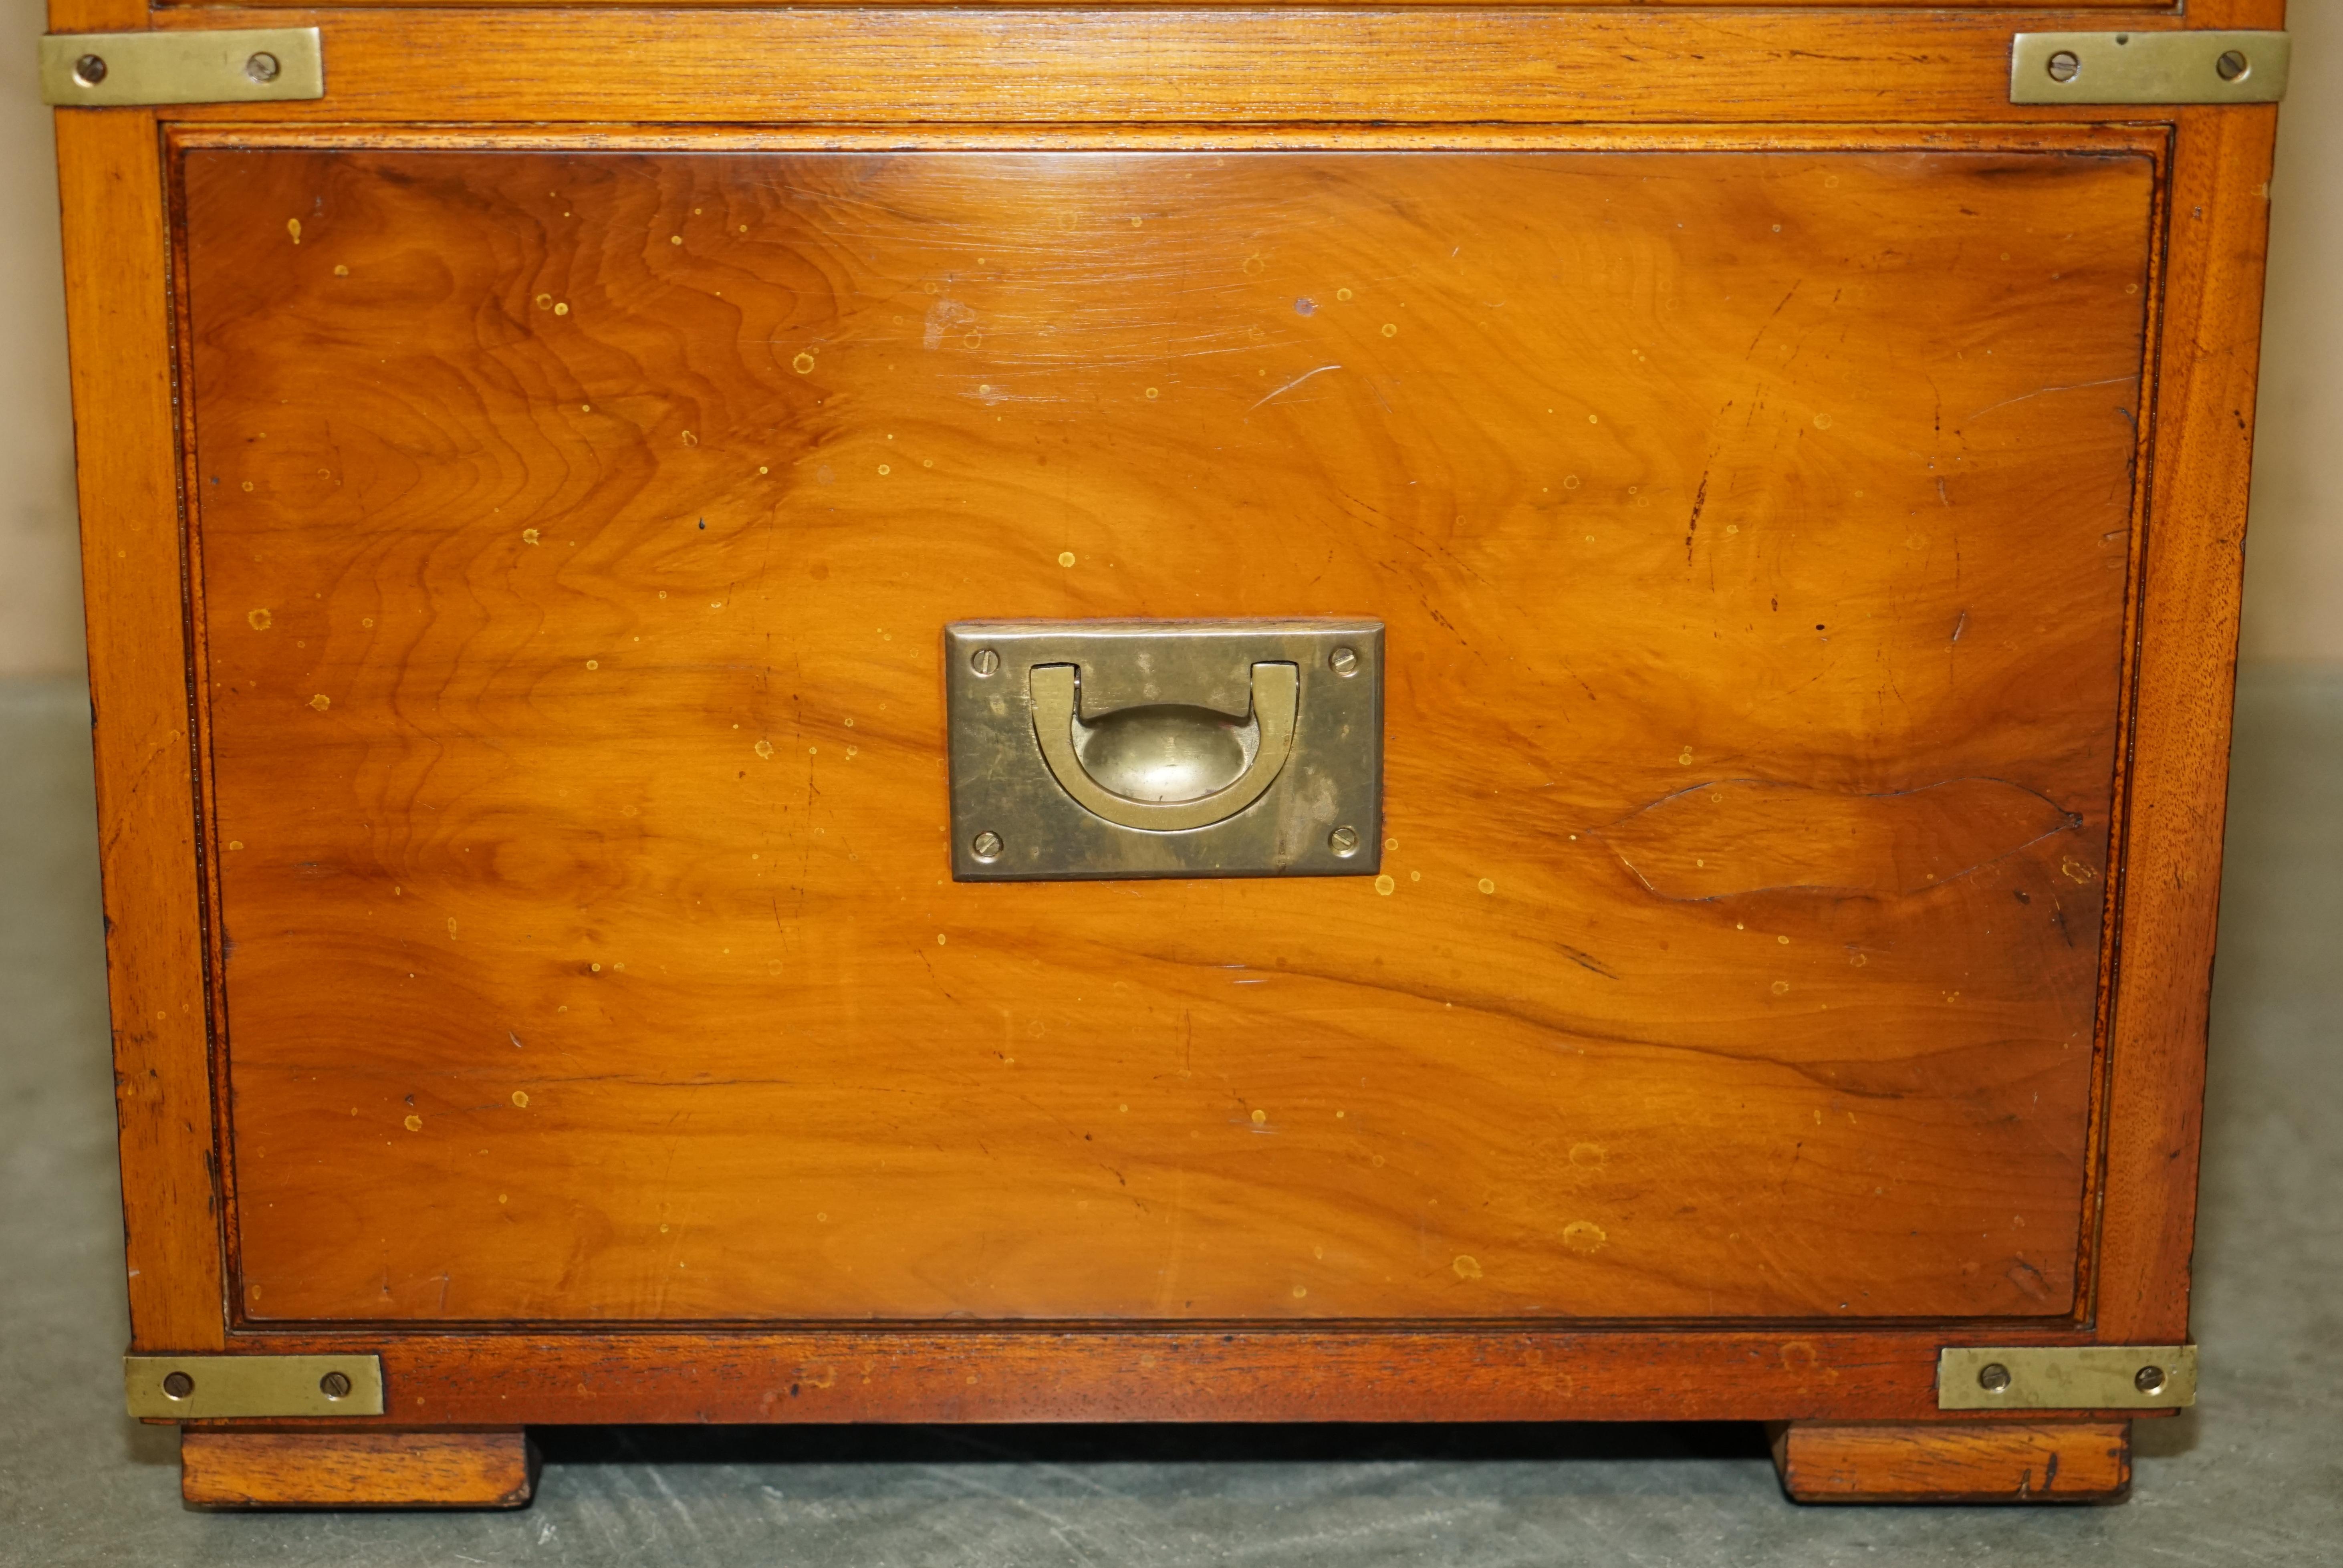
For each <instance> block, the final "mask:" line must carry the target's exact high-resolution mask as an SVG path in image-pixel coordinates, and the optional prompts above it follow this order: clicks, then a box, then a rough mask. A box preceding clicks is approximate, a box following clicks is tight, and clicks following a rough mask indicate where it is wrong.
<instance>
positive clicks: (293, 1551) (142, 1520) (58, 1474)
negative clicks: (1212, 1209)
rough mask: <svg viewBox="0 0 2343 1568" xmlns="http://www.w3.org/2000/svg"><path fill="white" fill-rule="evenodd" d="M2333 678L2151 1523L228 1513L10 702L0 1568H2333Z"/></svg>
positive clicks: (87, 867)
mask: <svg viewBox="0 0 2343 1568" xmlns="http://www.w3.org/2000/svg"><path fill="white" fill-rule="evenodd" d="M2338 808H2343V671H2327V672H2318V671H2308V672H2305V671H2296V672H2290V673H2289V672H2283V671H2274V670H2263V671H2256V672H2250V673H2249V674H2248V677H2247V680H2246V682H2245V684H2244V687H2243V689H2242V693H2241V699H2240V706H2239V712H2238V721H2237V769H2236V779H2235V793H2234V798H2233V805H2232V809H2231V814H2230V830H2229V846H2228V852H2229V860H2228V871H2227V879H2226V886H2225V900H2226V901H2225V908H2224V910H2223V915H2222V929H2221V957H2220V966H2219V981H2218V986H2217V995H2216V1005H2215V1009H2214V1024H2213V1069H2212V1090H2211V1100H2210V1106H2209V1110H2208V1112H2207V1134H2206V1165H2205V1176H2204V1209H2203V1215H2202V1224H2201V1227H2200V1229H2199V1231H2198V1241H2197V1287H2198V1288H2197V1336H2198V1338H2199V1340H2200V1341H2201V1342H2202V1343H2203V1346H2204V1361H2203V1379H2204V1392H2203V1398H2202V1402H2201V1403H2200V1404H2199V1405H2198V1407H2197V1409H2196V1410H2195V1411H2194V1412H2191V1413H2189V1414H2187V1415H2185V1416H2183V1417H2181V1418H2180V1419H2178V1420H2176V1421H2167V1422H2150V1423H2144V1424H2143V1425H2142V1426H2141V1427H2140V1428H2139V1432H2140V1439H2139V1442H2138V1455H2139V1458H2138V1464H2137V1477H2136V1481H2135V1484H2134V1489H2133V1495H2132V1498H2131V1500H2130V1501H2129V1502H2128V1503H2123V1504H2120V1505H2116V1506H2110V1507H2098V1508H2066V1509H1983V1508H1904V1509H1888V1508H1857V1509H1801V1508H1795V1507H1793V1506H1791V1505H1790V1504H1788V1503H1785V1502H1784V1501H1783V1499H1782V1496H1781V1493H1780V1492H1779V1490H1778V1489H1777V1488H1776V1486H1775V1482H1774V1477H1773V1472H1772V1467H1771V1465H1770V1464H1768V1463H1767V1462H1766V1460H1765V1457H1764V1450H1763V1448H1762V1446H1761V1443H1760V1442H1759V1439H1758V1435H1757V1432H1756V1430H1755V1428H1748V1427H1730V1426H1716V1427H1656V1426H1630V1427H1560V1428H1545V1427H1538V1428H1517V1427H1515V1428H1500V1429H1494V1430H1490V1429H1478V1430H1474V1429H1459V1428H1417V1429H1397V1428H1374V1429H1366V1430H1360V1429H1342V1428H1282V1429H1231V1428H1225V1427H1222V1428H1209V1429H1176V1428H1149V1429H1141V1430H1120V1431H1116V1430H1101V1429H1097V1428H1071V1429H1067V1428H1058V1429H1032V1428H1019V1429H997V1428H996V1429H969V1428H960V1429H942V1428H924V1429H912V1430H907V1431H886V1430H882V1429H875V1428H862V1429H852V1430H847V1431H836V1430H828V1431H825V1430H820V1429H808V1430H801V1431H796V1432H791V1431H788V1430H774V1429H765V1430H689V1431H682V1432H661V1431H658V1430H645V1429H634V1430H612V1431H582V1430H581V1431H563V1432H548V1433H546V1434H545V1438H546V1447H547V1450H548V1464H547V1466H546V1471H545V1476H544V1480H543V1482H542V1483H541V1484H540V1487H539V1489H538V1503H537V1504H536V1506H535V1507H534V1508H533V1509H531V1510H530V1511H528V1512H527V1513H512V1514H452V1515H419V1514H332V1513H301V1514H274V1515H266V1514H264V1515H249V1514H246V1515H236V1514H205V1513H192V1512H188V1511H186V1510H184V1509H182V1508H181V1506H180V1504H179V1501H178V1492H177V1487H178V1475H177V1467H176V1461H175V1454H174V1443H173V1441H172V1437H171V1434H170V1433H169V1432H168V1431H167V1430H165V1429H153V1428H143V1427H140V1426H137V1425H135V1424H133V1423H132V1422H129V1421H127V1420H126V1418H125V1417H124V1416H123V1415H122V1414H121V1408H122V1407H121V1381H120V1371H119V1365H120V1363H119V1362H118V1361H117V1360H116V1358H117V1356H118V1355H119V1354H120V1352H121V1350H122V1346H123V1342H124V1337H125V1332H126V1330H125V1324H124V1317H123V1308H122V1278H121V1271H122V1262H121V1255H120V1252H119V1251H118V1245H119V1240H120V1222H119V1217H118V1210H117V1208H116V1201H117V1199H116V1176H115V1164H114V1134H113V1121H112V1116H111V1111H110V1106H111V1103H112V1101H111V1097H110V1094H109V1079H108V1074H107V1066H106V993H105V985H104V975H103V970H102V962H101V953H100V946H99V936H100V930H99V917H98V902H97V890H96V840H95V834H94V832H93V829H92V823H91V808H90V799H89V768H88V746H87V708H86V705H85V699H84V698H83V696H82V694H81V692H80V690H79V689H76V688H73V687H68V686H65V685H60V684H49V685H36V684H26V683H17V684H14V685H10V684H7V683H0V1563H38V1564H42V1565H44V1568H48V1565H63V1564H70V1563H127V1562H136V1563H237V1564H262V1563H267V1564H277V1563H284V1564H293V1563H332V1564H377V1563H378V1564H409V1563H413V1564H423V1563H522V1562H528V1563H579V1564H588V1563H591V1564H599V1563H614V1564H615V1563H642V1562H657V1563H662V1564H675V1565H679V1568H682V1565H693V1564H702V1563H820V1564H823V1565H824V1568H854V1565H860V1564H914V1563H969V1564H980V1565H990V1564H1000V1565H1010V1564H1014V1565H1015V1568H1046V1565H1051V1564H1058V1563H1071V1564H1099V1565H1106V1564H1112V1565H1114V1568H1125V1565H1132V1568H1137V1565H1170V1564H1181V1563H1275V1564H1279V1565H1281V1568H1282V1565H1285V1564H1296V1565H1302V1564H1333V1563H1345V1564H1348V1563H1419V1562H1424V1561H1431V1560H1438V1561H1442V1562H1446V1563H1459V1564H1474V1565H1479V1564H1501V1563H1541V1564H1552V1563H1605V1564H1611V1563H1637V1564H1669V1565H1677V1564H1683V1565H1694V1564H1735V1565H1747V1564H1755V1563H1797V1564H1801V1565H1815V1568H1821V1565H1831V1564H1843V1563H1895V1564H1898V1565H1906V1564H1908V1565H1915V1568H1918V1565H1926V1564H1939V1563H1941V1564H1954V1563H1960V1564H1967V1563H1988V1562H2012V1563H2015V1562H2019V1561H2024V1562H2026V1563H2030V1564H2036V1565H2039V1564H2046V1563H2113V1562H2125V1563H2140V1562H2157V1563H2207V1564H2221V1565H2224V1568H2234V1565H2241V1564H2255V1563H2343V1443H2339V1442H2338V1439H2343V1421H2338V1394H2343V1373H2338V1367H2343V1354H2338V1352H2343V1310H2338V1286H2343V1268H2338V1264H2343V1025H2338V1018H2343V943H2338V938H2343V810H2339V809H2338Z"/></svg>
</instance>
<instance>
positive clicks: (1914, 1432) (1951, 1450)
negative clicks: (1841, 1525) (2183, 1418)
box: [1773, 1421, 2131, 1503]
mask: <svg viewBox="0 0 2343 1568" xmlns="http://www.w3.org/2000/svg"><path fill="white" fill-rule="evenodd" d="M1773 1440H1774V1465H1775V1469H1776V1470H1777V1471H1779V1472H1780V1473H1781V1477H1782V1489H1783V1490H1784V1491H1785V1492H1787V1493H1789V1494H1790V1496H1791V1497H1792V1498H1793V1499H1794V1500H1795V1501H1797V1502H1799V1503H2106V1502H2110V1501H2112V1500H2114V1499H2116V1498H2118V1497H2121V1496H2122V1495H2123V1494H2124V1493H2125V1492H2126V1491H2127V1489H2128V1488H2129V1487H2130V1485H2131V1425H2130V1423H2129V1422H2038V1423H2027V1424H2023V1425H2021V1424H2019V1423H2016V1422H1990V1423H1987V1422H1976V1423H1965V1424H1956V1423H1952V1422H1932V1423H1928V1424H1925V1425H1924V1424H1913V1425H1905V1426H1887V1425H1881V1426H1836V1425H1831V1424H1828V1423H1825V1422H1805V1421H1801V1422H1787V1423H1785V1424H1784V1425H1782V1426H1780V1427H1777V1428H1776V1429H1775V1432H1774V1433H1773Z"/></svg>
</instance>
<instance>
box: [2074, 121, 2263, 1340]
mask: <svg viewBox="0 0 2343 1568" xmlns="http://www.w3.org/2000/svg"><path fill="white" fill-rule="evenodd" d="M2277 127H2278V116H2277V112H2276V108H2275V106H2269V107H2266V108H2260V109H2254V110H2246V111H2238V112H2234V113H2225V114H2214V113H2210V112H2208V111H2205V110H2190V111H2187V112H2186V114H2185V118H2184V120H2183V124H2182V129H2181V134H2180V136H2178V138H2177V156H2176V159H2175V164H2174V170H2173V176H2172V193H2171V196H2170V200H2169V211H2170V217H2169V222H2168V226H2169V230H2170V234H2171V240H2170V244H2169V246H2168V247H2167V262H2166V265H2167V267H2168V269H2169V276H2168V278H2167V282H2166V284H2165V296H2166V307H2165V309H2166V316H2165V320H2164V329H2163V334H2162V345H2161V349H2160V353H2159V357H2158V365H2159V369H2158V373H2157V415H2156V423H2157V444H2156V462H2155V467H2154V470H2153V477H2152V482H2153V485H2154V507H2153V512H2152V516H2153V518H2154V521H2153V524H2152V526H2151V528H2150V529H2149V532H2148V538H2147V555H2146V562H2145V569H2146V573H2147V582H2146V589H2147V591H2146V595H2145V598H2144V600H2143V608H2142V612H2141V623H2140V633H2139V636H2140V658H2139V675H2138V689H2137V697H2136V699H2135V701H2136V703H2137V712H2138V719H2137V725H2136V735H2137V739H2136V740H2135V742H2134V749H2133V756H2132V762H2131V776H2130V778H2129V779H2128V780H2127V788H2128V791H2129V795H2130V801H2131V810H2130V826H2129V829H2128V835H2127V841H2126V849H2125V860H2126V867H2125V873H2124V890H2125V899H2126V901H2125V910H2124V924H2123V944H2124V945H2123V957H2122V960H2121V964H2120V966H2119V968H2118V970H2117V975H2116V986H2117V989H2116V992H2115V998H2114V1007H2113V1010H2112V1013H2113V1016H2112V1020H2111V1022H2110V1025H2109V1034H2110V1050H2109V1057H2110V1076H2109V1081H2108V1088H2107V1100H2106V1103H2107V1116H2106V1124H2107V1155H2106V1161H2107V1205H2106V1218H2105V1224H2104V1230H2103V1231H2102V1234H2101V1239H2100V1253H2099V1257H2098V1259H2097V1261H2096V1267H2097V1269H2098V1271H2099V1273H2100V1278H2099V1282H2098V1289H2097V1304H2098V1321H2099V1324H2100V1327H2101V1330H2102V1331H2103V1332H2105V1333H2106V1335H2107V1338H2108V1339H2109V1341H2110V1342H2114V1343H2117V1344H2121V1343H2126V1342H2129V1343H2135V1344H2155V1343H2168V1342H2175V1341H2178V1340H2182V1339H2185V1338H2187V1333H2188V1271H2189V1254H2190V1251H2191V1249H2192V1247H2193V1245H2194V1241H2195V1234H2196V1212H2197V1148H2198V1143H2199V1139H2200V1136H2201V1132H2202V1129H2203V1121H2204V1085H2205V1038H2206V1036H2205V1030H2206V1020H2207V1007H2208V1003H2209V1000H2210V993H2211V990H2212V980H2213V940H2214V928H2215V924H2216V918H2217V914H2218V912H2219V899H2220V885H2221V829H2222V824H2223V821H2224V819H2225V818H2226V815H2227V812H2226V807H2227V783H2228V765H2229V744H2228V735H2229V716H2230V706H2231V700H2232V698H2233V695H2234V687H2235V682H2236V674H2237V601H2238V594H2239V591H2240V588H2241V587H2242V577H2243V571H2244V566H2245V534H2246V494H2247V478H2248V476H2249V474H2250V472H2251V468H2252V460H2253V414H2254V393H2255V384H2256V372H2257V369H2258V365H2259V363H2260V340H2261V330H2260V329H2261V300H2262V263H2263V254H2264V248H2265V245H2266V242H2267V238H2268V221H2269V177H2270V166H2271V153H2272V147H2273V144H2274V142H2275V140H2276V137H2277Z"/></svg>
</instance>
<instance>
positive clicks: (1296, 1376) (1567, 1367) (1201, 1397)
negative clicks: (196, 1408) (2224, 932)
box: [240, 1319, 2129, 1425]
mask: <svg viewBox="0 0 2343 1568" xmlns="http://www.w3.org/2000/svg"><path fill="white" fill-rule="evenodd" d="M1986 1336H1991V1342H1997V1343H2009V1342H2024V1343H2069V1344H2071V1343H2086V1342H2088V1341H2089V1337H2090V1336H2089V1335H2088V1333H2087V1332H2080V1331H2077V1330H2075V1329H2072V1328H2066V1329H2063V1330H2051V1331H2046V1330H2041V1329H2036V1328H2035V1327H2033V1326H2032V1325H2030V1324H2026V1325H2020V1324H2013V1323H2011V1322H2008V1321H2007V1320H2006V1319H2005V1320H1998V1321H1996V1322H1990V1323H1968V1324H1963V1323H1957V1322H1932V1323H1926V1324H1922V1325H1918V1326H1906V1327H1887V1326H1869V1327H1849V1326H1847V1325H1845V1324H1839V1323H1811V1322H1808V1323H1798V1322H1785V1323H1779V1324H1775V1325H1771V1326H1768V1327H1765V1328H1761V1329H1753V1328H1746V1327H1737V1326H1734V1325H1718V1324H1703V1325H1698V1326H1687V1325H1684V1324H1665V1325H1652V1324H1637V1323H1632V1322H1626V1323H1622V1322H1611V1323H1600V1324H1593V1325H1586V1326H1578V1325H1573V1326H1569V1327H1543V1326H1524V1325H1522V1324H1518V1323H1513V1324H1508V1323H1485V1322H1484V1323H1452V1324H1427V1323H1414V1324H1409V1323H1380V1324H1373V1323H1370V1324H1361V1323H1326V1322H1320V1323H1313V1324H1278V1323H1271V1324H1258V1323H1256V1324H1242V1323H1226V1324H1220V1325H1211V1326H1196V1325H1188V1326H1167V1325H1136V1324H1125V1325H1109V1326H1099V1327H1069V1326H1066V1325H1062V1324H1005V1323H983V1322H957V1323H945V1324H936V1325H904V1324H880V1325H871V1324H842V1325H835V1326H830V1327H810V1328H792V1329H789V1330H785V1331H769V1330H766V1331H749V1330H740V1329H725V1330H719V1331H708V1330H699V1329H693V1328H689V1327H674V1326H669V1327H661V1328H655V1329H653V1328H643V1329H591V1328H580V1327H578V1325H575V1324H546V1325H542V1326H539V1327H538V1328H535V1329H530V1330H526V1331H522V1332H507V1331H504V1330H494V1331H487V1332H471V1333H460V1332H428V1331H425V1332H417V1331H415V1330H412V1329H402V1330H400V1331H398V1332H387V1333H386V1332H382V1331H380V1330H366V1329H342V1330H339V1331H337V1332H333V1333H320V1332H315V1331H290V1330H287V1329H283V1328H274V1329H270V1330H269V1331H267V1332H254V1331H246V1332H245V1333H243V1334H242V1335H241V1336H240V1338H241V1339H242V1341H243V1342H245V1343H246V1344H248V1345H251V1346H253V1347H254V1348H257V1349H266V1350H270V1351H283V1352H288V1353H294V1354H301V1353H309V1352H320V1351H325V1350H328V1349H334V1348H343V1349H347V1347H348V1346H349V1345H351V1344H353V1343H363V1344H365V1345H366V1346H367V1347H368V1349H369V1350H370V1351H377V1352H379V1353H380V1354H381V1356H382V1358H383V1372H384V1388H385V1393H386V1397H387V1420H389V1421H392V1422H401V1423H407V1424H413V1425H424V1424H441V1425H455V1424H468V1423H480V1424H490V1423H495V1424H502V1423H507V1422H530V1423H540V1422H542V1423H563V1422H769V1421H788V1422H874V1421H877V1422H1059V1421H1180V1422H1194V1421H1232V1422H1279V1421H1632V1420H1643V1421H1650V1420H1671V1421H1778V1420H1784V1419H1796V1420H1829V1421H1926V1422H1936V1421H1940V1420H1955V1421H1957V1420H1961V1419H1964V1418H1962V1417H1960V1416H1946V1415H1944V1414H1942V1413H1940V1412H1938V1411H1937V1409H1936V1358H1937V1352H1938V1351H1939V1350H1940V1349H1941V1347H1943V1346H1944V1345H1946V1344H1947V1343H1961V1342H1969V1343H1976V1342H1980V1341H1981V1340H1983V1339H1985V1338H1986ZM2062 1413H2063V1414H2064V1415H2065V1416H2066V1417H2067V1418H2070V1419H2084V1418H2086V1417H2089V1418H2095V1419H2102V1420H2121V1419H2124V1417H2125V1415H2126V1414H2127V1413H2129V1412H2062ZM1976 1419H1978V1420H1995V1419H2000V1418H1998V1417H1996V1416H1995V1415H1993V1414H1991V1413H1990V1412H1980V1413H1979V1414H1978V1415H1977V1417H1976ZM257 1424H264V1425H265V1424H269V1423H266V1422H261V1423H257Z"/></svg>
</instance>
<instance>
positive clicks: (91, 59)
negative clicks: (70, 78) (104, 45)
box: [74, 55, 106, 87]
mask: <svg viewBox="0 0 2343 1568" xmlns="http://www.w3.org/2000/svg"><path fill="white" fill-rule="evenodd" d="M74 79H75V81H77V82H79V83H80V84H81V85H83V86H85V87H95V86H96V85H98V84H99V83H100V82H103V81H105V80H106V56H105V55H83V56H82V57H81V58H80V59H78V60H75V62H74Z"/></svg>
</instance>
